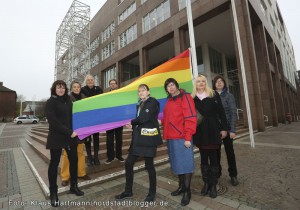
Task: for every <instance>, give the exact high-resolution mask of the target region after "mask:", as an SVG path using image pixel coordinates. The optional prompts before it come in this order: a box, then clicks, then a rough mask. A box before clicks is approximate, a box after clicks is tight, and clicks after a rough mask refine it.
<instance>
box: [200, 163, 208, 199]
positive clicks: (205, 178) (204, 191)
mask: <svg viewBox="0 0 300 210" xmlns="http://www.w3.org/2000/svg"><path fill="white" fill-rule="evenodd" d="M201 173H202V180H203V182H204V186H203V188H202V190H201V195H203V196H204V195H207V194H208V190H209V183H208V177H209V166H208V165H201Z"/></svg>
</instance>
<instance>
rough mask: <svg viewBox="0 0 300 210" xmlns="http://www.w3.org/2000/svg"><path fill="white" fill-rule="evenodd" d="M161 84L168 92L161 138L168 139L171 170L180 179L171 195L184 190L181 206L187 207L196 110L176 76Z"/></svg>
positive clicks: (192, 167) (192, 168) (192, 164)
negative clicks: (162, 136) (180, 86)
mask: <svg viewBox="0 0 300 210" xmlns="http://www.w3.org/2000/svg"><path fill="white" fill-rule="evenodd" d="M164 87H165V91H166V92H167V94H168V99H167V103H166V106H165V108H164V117H163V120H162V124H163V126H164V139H165V140H167V146H168V153H169V160H170V164H171V169H172V171H173V173H174V174H176V175H178V179H179V187H178V189H177V190H175V191H174V192H172V193H171V195H172V196H177V195H180V194H181V193H183V197H182V200H181V205H182V206H186V205H188V204H189V203H190V199H191V189H190V184H191V179H192V174H193V172H194V169H195V165H194V149H193V139H192V135H193V134H194V133H195V132H196V121H197V116H196V110H195V105H194V102H193V99H192V97H191V96H190V94H188V93H186V92H185V91H184V90H182V89H179V84H178V82H177V81H176V80H175V79H173V78H169V79H167V80H166V81H165V84H164Z"/></svg>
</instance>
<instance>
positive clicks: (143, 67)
mask: <svg viewBox="0 0 300 210" xmlns="http://www.w3.org/2000/svg"><path fill="white" fill-rule="evenodd" d="M139 62H140V76H142V75H143V74H145V73H146V72H147V70H149V55H148V50H146V49H144V48H141V49H139Z"/></svg>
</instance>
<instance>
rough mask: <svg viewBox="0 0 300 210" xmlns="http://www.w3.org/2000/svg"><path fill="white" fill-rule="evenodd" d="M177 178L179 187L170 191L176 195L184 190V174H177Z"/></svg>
mask: <svg viewBox="0 0 300 210" xmlns="http://www.w3.org/2000/svg"><path fill="white" fill-rule="evenodd" d="M178 179H179V180H178V185H179V187H178V188H177V190H175V191H174V192H172V193H171V195H172V196H177V195H180V194H181V193H183V192H184V174H180V175H178Z"/></svg>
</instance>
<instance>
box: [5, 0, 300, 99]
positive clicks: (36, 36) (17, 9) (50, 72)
mask: <svg viewBox="0 0 300 210" xmlns="http://www.w3.org/2000/svg"><path fill="white" fill-rule="evenodd" d="M72 1H73V0H6V1H1V7H0V20H1V24H0V27H1V32H0V81H1V82H3V85H4V86H6V87H8V88H10V89H12V90H15V91H16V92H17V94H18V95H19V94H22V95H24V96H25V98H26V100H30V101H31V100H41V99H46V98H48V97H49V94H50V91H49V89H50V86H51V84H52V82H53V80H54V66H55V57H54V56H55V39H56V37H55V35H56V31H57V29H58V27H59V25H60V23H61V22H62V20H63V18H64V16H65V14H66V12H67V11H68V9H69V7H70V5H71V4H72ZM81 2H83V3H86V4H88V5H90V7H91V18H92V17H93V16H94V15H95V14H96V13H97V11H98V10H99V9H100V8H101V6H102V5H103V4H104V3H105V2H106V0H81ZM278 4H279V8H280V10H281V13H282V16H283V19H284V21H285V24H286V26H287V29H288V31H289V34H290V37H291V39H292V43H293V45H294V50H295V55H296V62H297V69H300V58H299V56H300V39H299V38H298V37H299V35H300V34H299V31H300V28H299V25H298V24H297V21H299V20H300V12H299V8H300V1H296V0H278Z"/></svg>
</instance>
